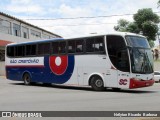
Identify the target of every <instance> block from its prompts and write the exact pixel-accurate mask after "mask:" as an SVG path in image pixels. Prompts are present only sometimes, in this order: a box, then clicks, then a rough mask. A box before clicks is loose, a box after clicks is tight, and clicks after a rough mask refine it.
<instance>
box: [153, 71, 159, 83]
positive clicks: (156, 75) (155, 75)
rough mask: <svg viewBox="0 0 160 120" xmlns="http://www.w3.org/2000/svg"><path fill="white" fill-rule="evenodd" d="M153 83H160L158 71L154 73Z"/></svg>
mask: <svg viewBox="0 0 160 120" xmlns="http://www.w3.org/2000/svg"><path fill="white" fill-rule="evenodd" d="M154 80H155V82H160V71H154Z"/></svg>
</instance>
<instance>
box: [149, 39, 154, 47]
mask: <svg viewBox="0 0 160 120" xmlns="http://www.w3.org/2000/svg"><path fill="white" fill-rule="evenodd" d="M148 42H149V45H150V47H151V48H153V47H154V42H153V40H150V41H148Z"/></svg>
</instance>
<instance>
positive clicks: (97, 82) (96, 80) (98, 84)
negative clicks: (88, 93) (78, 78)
mask: <svg viewBox="0 0 160 120" xmlns="http://www.w3.org/2000/svg"><path fill="white" fill-rule="evenodd" d="M91 87H92V88H93V90H96V91H102V90H105V87H104V83H103V80H102V79H101V78H100V77H99V76H93V77H92V78H91Z"/></svg>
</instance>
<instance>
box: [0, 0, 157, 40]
mask: <svg viewBox="0 0 160 120" xmlns="http://www.w3.org/2000/svg"><path fill="white" fill-rule="evenodd" d="M157 1H158V0H0V11H1V12H4V13H7V14H9V15H11V16H14V17H17V18H19V19H22V20H24V21H26V22H29V23H31V24H33V25H36V26H38V27H41V28H43V29H46V30H48V31H51V32H53V33H55V34H58V35H61V36H62V37H65V38H66V37H79V36H85V35H89V34H105V33H107V32H113V31H114V29H113V27H114V26H115V25H117V21H118V20H119V19H126V20H128V21H133V19H132V18H133V16H132V15H124V14H135V13H137V11H138V10H139V9H143V8H152V10H153V12H159V11H160V8H157ZM114 15H124V16H114ZM159 15H160V14H159ZM102 16H103V17H102ZM85 17H91V18H85ZM64 18H65V19H64ZM66 18H67V19H66ZM69 18H71V19H69Z"/></svg>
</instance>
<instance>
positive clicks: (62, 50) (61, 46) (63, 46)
mask: <svg viewBox="0 0 160 120" xmlns="http://www.w3.org/2000/svg"><path fill="white" fill-rule="evenodd" d="M58 51H59V54H65V53H66V41H63V42H59V47H58Z"/></svg>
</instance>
